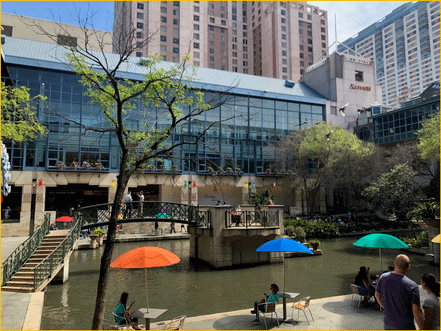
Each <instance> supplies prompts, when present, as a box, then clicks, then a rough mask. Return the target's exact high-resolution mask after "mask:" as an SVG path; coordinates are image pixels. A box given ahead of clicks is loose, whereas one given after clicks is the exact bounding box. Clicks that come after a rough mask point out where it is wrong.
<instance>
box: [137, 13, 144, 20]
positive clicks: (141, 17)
mask: <svg viewBox="0 0 441 331" xmlns="http://www.w3.org/2000/svg"><path fill="white" fill-rule="evenodd" d="M136 18H138V19H141V20H142V19H144V14H143V13H136Z"/></svg>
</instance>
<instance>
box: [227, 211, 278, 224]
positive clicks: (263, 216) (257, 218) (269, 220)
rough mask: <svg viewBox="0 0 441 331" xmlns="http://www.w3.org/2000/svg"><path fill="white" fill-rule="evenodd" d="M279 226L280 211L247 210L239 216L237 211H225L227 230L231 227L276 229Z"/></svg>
mask: <svg viewBox="0 0 441 331" xmlns="http://www.w3.org/2000/svg"><path fill="white" fill-rule="evenodd" d="M274 226H277V227H278V226H279V211H278V210H275V211H266V210H253V211H250V210H246V211H242V212H241V213H240V215H237V213H236V212H235V211H233V212H231V211H225V228H231V227H245V228H250V227H264V228H266V227H274Z"/></svg>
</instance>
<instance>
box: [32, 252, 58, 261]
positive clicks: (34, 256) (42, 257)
mask: <svg viewBox="0 0 441 331" xmlns="http://www.w3.org/2000/svg"><path fill="white" fill-rule="evenodd" d="M51 253H52V252H51ZM48 256H49V254H35V253H34V254H33V255H32V256H31V258H30V259H29V260H32V259H42V260H43V259H45V258H47V257H48Z"/></svg>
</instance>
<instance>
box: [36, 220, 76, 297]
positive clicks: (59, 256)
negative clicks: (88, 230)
mask: <svg viewBox="0 0 441 331" xmlns="http://www.w3.org/2000/svg"><path fill="white" fill-rule="evenodd" d="M75 220H76V221H75V224H74V225H73V226H72V228H71V229H70V233H69V235H68V236H67V237H66V238H65V239H64V240H63V241H62V242H61V243H60V244H59V245H58V247H57V248H56V249H55V250H54V251H53V252H52V253H51V254H50V255H48V256H47V257H46V258H45V259H44V260H43V261H41V262H40V263H39V264H38V265H37V266H36V267H35V268H34V290H36V289H37V288H38V286H40V285H41V284H42V283H43V282H44V281H45V280H46V279H47V278H48V277H50V275H51V274H52V272H53V271H54V270H55V269H56V268H57V266H58V265H59V264H60V263H62V262H63V261H64V258H65V257H66V255H67V254H68V253H69V252H70V251H71V250H72V249H73V247H74V245H75V242H76V241H77V239H78V237H79V236H80V232H81V225H82V223H83V220H82V219H81V217H76V218H75Z"/></svg>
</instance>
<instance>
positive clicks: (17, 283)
mask: <svg viewBox="0 0 441 331" xmlns="http://www.w3.org/2000/svg"><path fill="white" fill-rule="evenodd" d="M6 286H13V287H32V288H33V287H34V281H33V280H32V281H15V280H10V281H9V282H7V283H6Z"/></svg>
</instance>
